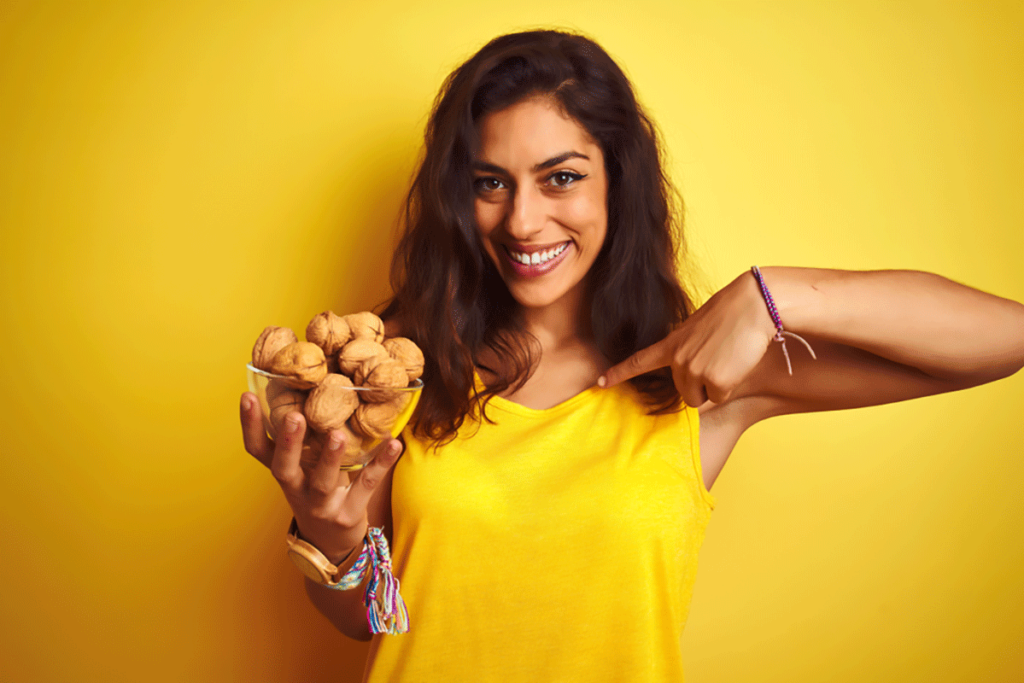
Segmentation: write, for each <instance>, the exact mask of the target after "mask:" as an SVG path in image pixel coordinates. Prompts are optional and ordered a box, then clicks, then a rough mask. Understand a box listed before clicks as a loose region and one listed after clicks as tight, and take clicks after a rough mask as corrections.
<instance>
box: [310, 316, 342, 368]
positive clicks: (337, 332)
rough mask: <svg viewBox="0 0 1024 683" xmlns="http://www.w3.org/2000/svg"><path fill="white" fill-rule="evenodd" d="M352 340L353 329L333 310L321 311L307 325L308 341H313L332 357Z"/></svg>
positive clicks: (325, 353)
mask: <svg viewBox="0 0 1024 683" xmlns="http://www.w3.org/2000/svg"><path fill="white" fill-rule="evenodd" d="M351 340H352V331H351V330H350V329H349V327H348V323H347V322H345V319H344V318H342V317H341V316H337V315H334V313H333V312H331V311H324V312H323V313H319V314H317V315H316V317H314V318H313V319H312V320H310V321H309V325H307V326H306V341H308V342H312V343H314V344H316V345H317V346H319V347H320V348H321V349H323V350H324V355H325V356H327V357H328V358H330V357H331V356H333V355H335V354H336V353H338V351H339V350H340V349H341V347H343V346H344V345H345V344H347V343H349V341H351Z"/></svg>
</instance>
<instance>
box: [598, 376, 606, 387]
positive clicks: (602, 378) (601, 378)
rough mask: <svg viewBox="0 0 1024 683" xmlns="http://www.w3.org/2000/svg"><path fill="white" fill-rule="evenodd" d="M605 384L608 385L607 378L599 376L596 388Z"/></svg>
mask: <svg viewBox="0 0 1024 683" xmlns="http://www.w3.org/2000/svg"><path fill="white" fill-rule="evenodd" d="M605 384H608V378H607V377H605V376H604V375H601V376H600V377H598V378H597V386H599V387H604V385H605Z"/></svg>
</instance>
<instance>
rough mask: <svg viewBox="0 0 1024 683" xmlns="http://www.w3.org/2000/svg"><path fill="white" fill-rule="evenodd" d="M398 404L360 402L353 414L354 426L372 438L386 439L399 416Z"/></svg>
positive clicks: (352, 422)
mask: <svg viewBox="0 0 1024 683" xmlns="http://www.w3.org/2000/svg"><path fill="white" fill-rule="evenodd" d="M398 412H399V411H398V406H396V405H395V404H394V403H360V404H359V407H358V408H356V412H355V413H353V414H352V419H351V421H350V422H351V425H352V428H353V429H354V430H355V431H356V432H358V433H359V434H363V435H364V436H367V437H369V438H371V439H386V438H388V437H390V436H391V428H392V427H393V426H394V425H395V419H397V418H398Z"/></svg>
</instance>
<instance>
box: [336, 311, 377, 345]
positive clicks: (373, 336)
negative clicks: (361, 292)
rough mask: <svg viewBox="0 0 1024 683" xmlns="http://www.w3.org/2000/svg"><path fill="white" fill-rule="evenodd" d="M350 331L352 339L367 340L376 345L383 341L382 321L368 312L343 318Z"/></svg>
mask: <svg viewBox="0 0 1024 683" xmlns="http://www.w3.org/2000/svg"><path fill="white" fill-rule="evenodd" d="M345 322H346V323H348V327H349V329H350V330H351V331H352V339H369V340H370V341H374V342H377V343H378V344H379V343H381V342H382V341H384V321H383V320H381V319H380V318H378V317H377V316H375V315H374V314H373V313H370V312H369V311H364V312H362V313H352V314H349V315H346V316H345Z"/></svg>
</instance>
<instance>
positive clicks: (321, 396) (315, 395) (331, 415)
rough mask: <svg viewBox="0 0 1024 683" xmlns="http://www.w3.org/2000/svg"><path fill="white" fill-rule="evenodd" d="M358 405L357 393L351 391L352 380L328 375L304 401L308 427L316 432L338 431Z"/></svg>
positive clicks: (341, 376)
mask: <svg viewBox="0 0 1024 683" xmlns="http://www.w3.org/2000/svg"><path fill="white" fill-rule="evenodd" d="M358 405H359V396H358V392H356V391H352V380H350V379H349V378H348V377H346V376H345V375H336V374H333V373H331V374H329V375H327V377H325V378H324V379H323V381H322V382H320V384H318V385H316V388H314V389H313V391H311V392H309V397H308V398H307V399H306V405H305V411H306V419H307V420H308V421H309V426H310V427H312V428H313V429H315V430H317V431H318V432H329V431H330V430H332V429H339V428H341V427H342V426H343V425H344V424H345V421H346V420H348V418H349V417H351V415H352V413H353V412H354V411H355V409H356V406H358Z"/></svg>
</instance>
